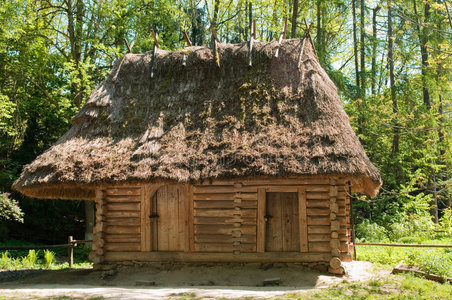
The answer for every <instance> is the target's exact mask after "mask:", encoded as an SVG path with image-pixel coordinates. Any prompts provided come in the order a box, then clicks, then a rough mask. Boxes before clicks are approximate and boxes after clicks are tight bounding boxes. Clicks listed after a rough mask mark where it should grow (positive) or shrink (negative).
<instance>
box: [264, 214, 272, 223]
mask: <svg viewBox="0 0 452 300" xmlns="http://www.w3.org/2000/svg"><path fill="white" fill-rule="evenodd" d="M271 218H273V216H271V215H265V216H264V220H265V222H268V220H269V219H271Z"/></svg>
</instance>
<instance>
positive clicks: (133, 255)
mask: <svg viewBox="0 0 452 300" xmlns="http://www.w3.org/2000/svg"><path fill="white" fill-rule="evenodd" d="M330 259H331V254H329V253H300V252H284V253H281V252H265V253H240V255H235V254H233V253H202V252H198V253H187V252H107V253H106V254H105V260H106V261H111V262H114V261H130V260H133V261H156V262H158V261H167V262H171V261H187V262H231V261H235V262H320V261H322V262H328V261H329V260H330Z"/></svg>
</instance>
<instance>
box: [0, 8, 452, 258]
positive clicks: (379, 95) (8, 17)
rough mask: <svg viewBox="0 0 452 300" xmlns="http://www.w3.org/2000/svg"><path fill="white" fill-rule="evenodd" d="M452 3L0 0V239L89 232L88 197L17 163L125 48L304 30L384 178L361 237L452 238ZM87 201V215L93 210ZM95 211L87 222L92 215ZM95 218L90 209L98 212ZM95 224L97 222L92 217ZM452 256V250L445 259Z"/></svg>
mask: <svg viewBox="0 0 452 300" xmlns="http://www.w3.org/2000/svg"><path fill="white" fill-rule="evenodd" d="M451 9H452V8H451V3H450V1H445V0H385V1H377V0H375V1H374V0H372V1H364V0H333V1H329V0H305V1H303V0H300V1H299V0H290V1H282V0H255V1H252V3H251V2H250V1H244V0H205V1H204V0H173V1H169V0H153V1H150V0H108V1H107V0H0V242H4V241H7V240H11V239H14V240H19V241H28V242H39V243H47V244H48V243H61V242H62V241H65V240H66V238H67V236H68V235H73V236H75V237H76V238H83V235H84V228H85V225H86V224H88V225H89V223H92V222H87V221H86V220H87V217H88V219H91V218H92V217H93V215H92V213H89V212H90V211H92V202H89V201H59V200H36V199H30V198H26V197H24V196H22V195H20V194H19V193H17V192H14V191H11V184H12V183H13V182H14V180H15V179H16V178H17V177H18V175H19V173H20V172H21V169H22V168H23V166H24V165H25V164H27V163H30V162H31V161H32V160H34V159H35V158H36V156H38V155H39V154H41V153H42V152H43V151H45V150H46V149H48V148H49V147H50V146H51V145H52V144H53V143H54V142H55V141H56V140H57V139H58V138H59V137H60V136H61V135H62V134H63V133H64V132H66V131H67V130H68V128H69V127H70V124H71V119H72V118H73V117H74V116H75V114H76V113H77V111H78V110H79V109H80V108H81V107H82V106H83V104H84V102H85V101H86V99H87V96H88V95H89V93H90V92H91V90H92V89H93V88H94V87H95V86H96V85H97V84H99V83H100V82H101V81H102V80H103V79H104V78H105V76H106V75H107V74H108V72H109V70H110V69H111V67H112V65H113V63H114V61H116V60H117V59H119V58H121V57H122V56H124V55H125V53H126V52H127V46H126V44H125V42H124V39H126V40H127V41H128V43H129V44H131V43H132V42H133V43H134V45H133V47H132V52H134V53H142V52H146V51H150V50H152V48H153V43H154V42H153V38H152V35H151V30H154V31H155V32H157V33H158V36H159V38H158V39H159V44H160V47H161V48H163V49H168V50H175V49H180V48H183V47H185V40H184V37H183V34H182V31H183V30H185V31H186V32H187V33H188V35H189V38H190V39H191V42H192V44H193V45H204V46H209V45H210V44H211V40H212V36H211V31H210V27H211V26H214V27H215V29H216V32H217V35H218V38H219V39H220V41H221V42H222V43H241V42H245V41H247V40H249V36H250V19H256V35H257V36H256V38H257V39H258V40H261V41H270V40H277V39H278V38H279V36H280V33H281V31H282V28H283V24H284V19H285V18H287V22H288V26H287V38H289V37H290V38H302V37H303V36H304V33H305V29H306V26H308V25H309V24H312V29H311V35H312V36H313V39H314V42H315V46H316V50H317V53H318V56H319V60H320V62H321V64H322V66H323V67H324V68H325V69H326V71H327V72H328V74H329V76H330V77H331V78H332V80H333V81H334V82H335V84H336V86H337V87H338V89H339V92H340V96H341V99H342V101H343V105H344V108H345V110H346V112H347V113H348V115H349V116H350V122H351V124H352V126H353V128H354V129H355V132H356V133H357V135H358V137H359V139H360V140H361V142H362V144H363V146H364V148H365V150H366V152H367V154H368V156H369V157H370V159H371V161H372V162H373V163H374V164H375V165H376V166H377V167H378V169H379V170H380V171H381V174H382V177H383V182H384V183H383V186H382V188H381V192H380V194H379V195H378V196H377V197H375V198H368V197H364V196H358V195H357V196H356V197H355V198H354V204H353V205H354V209H355V213H354V215H355V223H357V224H358V226H357V235H358V238H360V239H361V240H367V241H385V240H393V241H394V240H402V241H405V242H410V241H413V240H415V241H416V239H417V241H418V242H419V238H420V239H426V238H428V239H436V238H441V237H449V238H450V237H451V235H452V215H451V197H452V179H451V167H452V157H451V150H452V140H451V139H452V118H451V99H452V84H451V82H452V72H451V70H452V19H451ZM85 211H86V212H87V213H86V214H85ZM88 221H89V220H88ZM91 221H92V220H91ZM88 227H89V226H88ZM451 261H452V260H451Z"/></svg>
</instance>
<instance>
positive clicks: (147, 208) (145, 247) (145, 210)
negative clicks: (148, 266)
mask: <svg viewBox="0 0 452 300" xmlns="http://www.w3.org/2000/svg"><path fill="white" fill-rule="evenodd" d="M150 215H151V195H150V185H149V184H144V185H143V186H142V187H141V251H143V252H144V251H151V219H149V216H150Z"/></svg>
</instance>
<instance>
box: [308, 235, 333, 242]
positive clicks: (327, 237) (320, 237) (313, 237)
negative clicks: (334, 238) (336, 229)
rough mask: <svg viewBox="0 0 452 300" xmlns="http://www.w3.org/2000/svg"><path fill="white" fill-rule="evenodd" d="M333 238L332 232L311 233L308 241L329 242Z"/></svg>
mask: <svg viewBox="0 0 452 300" xmlns="http://www.w3.org/2000/svg"><path fill="white" fill-rule="evenodd" d="M329 240H331V235H330V234H309V235H308V241H309V242H328V241H329Z"/></svg>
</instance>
